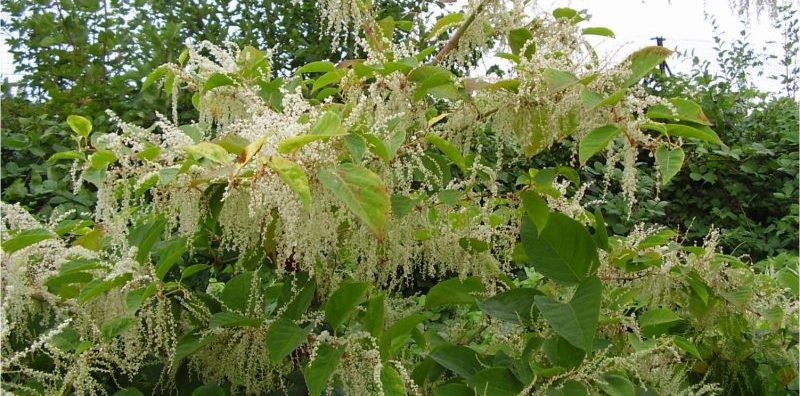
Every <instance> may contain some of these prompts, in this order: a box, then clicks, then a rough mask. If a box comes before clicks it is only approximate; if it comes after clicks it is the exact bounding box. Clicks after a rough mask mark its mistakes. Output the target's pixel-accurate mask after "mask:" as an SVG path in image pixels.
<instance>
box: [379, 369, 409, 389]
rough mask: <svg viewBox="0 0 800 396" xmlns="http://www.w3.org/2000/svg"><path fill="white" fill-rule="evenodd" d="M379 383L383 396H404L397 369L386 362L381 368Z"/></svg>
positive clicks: (401, 380) (401, 381)
mask: <svg viewBox="0 0 800 396" xmlns="http://www.w3.org/2000/svg"><path fill="white" fill-rule="evenodd" d="M381 384H382V385H383V394H384V396H405V394H406V387H405V385H404V384H403V377H401V376H400V373H399V372H397V369H395V368H394V367H392V366H390V365H388V364H387V365H384V366H383V368H381Z"/></svg>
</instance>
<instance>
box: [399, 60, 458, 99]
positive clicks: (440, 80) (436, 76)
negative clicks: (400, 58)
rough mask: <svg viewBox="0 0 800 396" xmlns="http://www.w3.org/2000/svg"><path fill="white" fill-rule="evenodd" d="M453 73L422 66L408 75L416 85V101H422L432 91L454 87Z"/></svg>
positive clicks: (441, 68) (440, 68)
mask: <svg viewBox="0 0 800 396" xmlns="http://www.w3.org/2000/svg"><path fill="white" fill-rule="evenodd" d="M453 78H454V76H453V73H452V72H450V71H449V70H447V69H445V68H443V67H438V66H431V65H422V66H420V67H417V68H416V69H414V70H412V71H411V73H409V74H408V79H409V80H410V81H412V82H414V83H416V85H417V88H416V90H415V91H414V100H420V99H422V98H424V97H425V95H427V94H428V93H429V92H430V91H431V90H433V89H434V88H437V87H442V86H452V83H453Z"/></svg>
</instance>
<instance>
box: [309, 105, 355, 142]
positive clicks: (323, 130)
mask: <svg viewBox="0 0 800 396" xmlns="http://www.w3.org/2000/svg"><path fill="white" fill-rule="evenodd" d="M308 133H309V134H310V135H323V136H342V135H345V134H346V133H347V132H346V131H345V130H344V127H343V126H342V117H341V116H340V115H339V114H338V113H336V112H335V111H328V112H325V114H323V115H322V116H320V117H319V119H317V121H316V122H314V126H312V127H311V130H310V131H309V132H308Z"/></svg>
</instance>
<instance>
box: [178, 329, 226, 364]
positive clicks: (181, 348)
mask: <svg viewBox="0 0 800 396" xmlns="http://www.w3.org/2000/svg"><path fill="white" fill-rule="evenodd" d="M216 338H217V336H216V335H215V334H213V333H210V334H208V335H206V336H205V337H204V336H203V334H202V333H201V332H200V330H193V331H191V332H189V333H188V334H186V335H184V336H183V337H181V339H180V340H178V345H177V346H176V347H175V360H174V366H175V367H177V366H178V363H180V361H181V360H183V359H184V358H186V357H188V356H189V355H191V354H193V353H195V352H197V351H199V350H200V349H201V348H203V347H204V346H206V345H208V344H210V343H211V342H212V341H214V340H215V339H216Z"/></svg>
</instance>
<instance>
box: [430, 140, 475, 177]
mask: <svg viewBox="0 0 800 396" xmlns="http://www.w3.org/2000/svg"><path fill="white" fill-rule="evenodd" d="M425 139H426V140H427V141H428V142H430V143H431V144H433V145H434V146H436V148H438V149H439V150H441V151H442V152H443V153H444V154H445V155H446V156H447V158H449V159H450V161H453V163H454V164H456V166H458V168H459V169H461V171H462V172H464V173H466V172H467V163H466V161H465V160H464V156H463V155H461V152H460V151H458V149H457V148H456V147H455V146H453V145H452V144H451V143H450V142H448V141H447V140H445V139H443V138H441V137H439V136H436V135H434V134H432V133H429V134H427V135H425Z"/></svg>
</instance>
